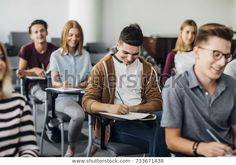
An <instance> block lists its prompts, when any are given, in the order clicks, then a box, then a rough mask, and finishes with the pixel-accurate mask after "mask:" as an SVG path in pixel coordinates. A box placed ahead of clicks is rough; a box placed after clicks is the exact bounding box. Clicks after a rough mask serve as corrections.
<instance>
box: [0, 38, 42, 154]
mask: <svg viewBox="0 0 236 165" xmlns="http://www.w3.org/2000/svg"><path fill="white" fill-rule="evenodd" d="M12 90H13V87H12V84H11V69H10V64H9V61H8V59H7V54H6V50H5V48H4V46H3V44H2V43H0V157H2V156H8V157H9V156H22V157H36V156H38V152H39V150H38V146H37V143H36V136H35V130H34V126H33V121H32V115H31V109H30V106H29V104H28V103H27V101H26V98H25V97H23V96H22V95H20V94H17V93H12Z"/></svg>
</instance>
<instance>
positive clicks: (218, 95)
mask: <svg viewBox="0 0 236 165" xmlns="http://www.w3.org/2000/svg"><path fill="white" fill-rule="evenodd" d="M232 37H233V32H232V30H231V29H229V28H227V27H226V26H224V25H221V24H216V23H210V24H205V25H203V26H201V27H200V29H199V30H198V33H197V36H196V40H195V44H194V50H193V51H194V55H195V65H194V66H193V68H192V69H190V70H188V71H186V72H184V73H183V74H182V75H179V76H178V77H172V78H170V79H169V80H168V81H167V83H166V84H165V87H164V89H163V93H162V96H163V117H162V121H161V126H162V127H165V132H166V142H167V146H168V148H169V149H170V150H172V151H173V152H175V153H176V155H177V156H224V155H228V154H236V150H235V144H236V85H235V84H236V81H235V80H234V79H233V78H231V77H230V76H227V75H225V74H223V73H222V72H223V71H224V68H225V66H226V64H227V63H228V62H229V61H230V60H231V59H232V54H231V52H230V50H231V41H232Z"/></svg>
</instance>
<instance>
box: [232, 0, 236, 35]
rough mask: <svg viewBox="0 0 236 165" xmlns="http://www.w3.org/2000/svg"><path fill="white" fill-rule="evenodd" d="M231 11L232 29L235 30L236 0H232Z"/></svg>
mask: <svg viewBox="0 0 236 165" xmlns="http://www.w3.org/2000/svg"><path fill="white" fill-rule="evenodd" d="M232 6H233V11H232V16H233V21H232V23H233V26H232V27H233V30H234V31H236V0H234V2H233V5H232Z"/></svg>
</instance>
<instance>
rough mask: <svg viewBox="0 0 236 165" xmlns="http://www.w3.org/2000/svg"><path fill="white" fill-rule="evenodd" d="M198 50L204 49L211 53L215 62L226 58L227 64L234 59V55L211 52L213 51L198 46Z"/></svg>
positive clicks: (216, 51)
mask: <svg viewBox="0 0 236 165" xmlns="http://www.w3.org/2000/svg"><path fill="white" fill-rule="evenodd" d="M198 48H200V49H203V50H208V51H211V52H212V56H213V58H214V60H220V59H221V58H222V57H223V56H224V57H225V59H226V62H230V61H231V60H232V58H233V55H232V54H231V53H226V54H224V53H222V52H221V51H219V50H211V49H207V48H203V47H201V46H198Z"/></svg>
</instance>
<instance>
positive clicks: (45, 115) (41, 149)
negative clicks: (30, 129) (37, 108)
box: [40, 94, 48, 155]
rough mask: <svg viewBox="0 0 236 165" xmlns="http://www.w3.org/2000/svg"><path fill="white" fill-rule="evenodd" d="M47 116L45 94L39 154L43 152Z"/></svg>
mask: <svg viewBox="0 0 236 165" xmlns="http://www.w3.org/2000/svg"><path fill="white" fill-rule="evenodd" d="M47 118H48V106H47V94H46V101H45V111H44V119H43V130H42V132H41V139H40V155H42V154H43V137H44V134H45V132H46V124H47Z"/></svg>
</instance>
